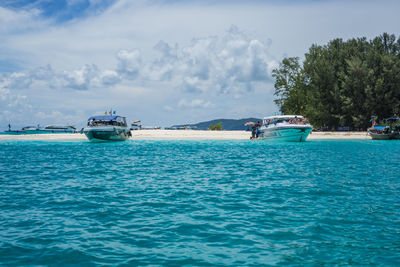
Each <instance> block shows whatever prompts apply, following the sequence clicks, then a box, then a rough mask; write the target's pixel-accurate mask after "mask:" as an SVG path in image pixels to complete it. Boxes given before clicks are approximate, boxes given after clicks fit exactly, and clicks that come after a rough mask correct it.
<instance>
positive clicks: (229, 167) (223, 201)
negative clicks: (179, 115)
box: [0, 140, 400, 266]
mask: <svg viewBox="0 0 400 267" xmlns="http://www.w3.org/2000/svg"><path fill="white" fill-rule="evenodd" d="M0 182H1V183H0V265H14V266H21V265H57V266H60V265H73V264H76V265H84V266H94V265H96V266H102V265H107V266H109V265H112V266H115V265H118V266H120V265H122V266H124V265H125V266H138V265H140V266H141V265H152V266H160V265H173V266H181V265H188V266H190V265H193V266H265V265H267V266H272V265H277V266H281V265H300V266H302V265H314V266H321V265H357V266H366V265H373V266H376V265H384V266H396V265H397V266H399V265H400V141H367V140H363V141H314V140H310V141H308V142H305V143H268V142H262V141H261V142H250V141H135V140H130V141H126V142H116V143H97V144H95V143H89V142H86V141H76V142H44V141H0Z"/></svg>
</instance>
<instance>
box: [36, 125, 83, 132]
mask: <svg viewBox="0 0 400 267" xmlns="http://www.w3.org/2000/svg"><path fill="white" fill-rule="evenodd" d="M41 131H42V132H46V133H76V128H75V127H74V126H72V125H47V126H46V127H44V128H43V129H41Z"/></svg>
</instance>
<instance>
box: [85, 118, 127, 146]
mask: <svg viewBox="0 0 400 267" xmlns="http://www.w3.org/2000/svg"><path fill="white" fill-rule="evenodd" d="M83 133H84V134H85V135H86V137H87V138H88V139H89V141H92V142H96V141H124V140H126V139H128V138H129V137H130V136H131V131H130V129H129V127H128V125H127V123H126V118H125V117H121V116H116V115H100V116H92V117H90V118H89V119H88V123H87V127H85V128H84V129H83Z"/></svg>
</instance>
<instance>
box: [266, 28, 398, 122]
mask: <svg viewBox="0 0 400 267" xmlns="http://www.w3.org/2000/svg"><path fill="white" fill-rule="evenodd" d="M272 76H273V78H274V79H275V93H274V95H275V100H274V101H275V104H276V105H277V106H278V107H279V109H280V111H281V112H282V113H283V114H300V115H304V116H307V118H308V119H309V121H310V122H311V123H312V124H313V125H314V126H315V127H322V126H325V127H326V126H327V127H329V128H330V129H337V128H338V127H342V126H350V127H352V128H353V129H366V128H367V127H368V126H370V125H369V124H370V122H369V121H370V116H371V115H372V114H373V115H376V116H377V117H378V118H380V119H383V118H387V117H390V116H392V115H393V114H398V113H399V112H400V39H396V37H395V35H393V34H387V33H384V34H382V35H380V36H378V37H375V38H373V39H372V40H367V39H366V38H354V39H350V40H347V41H343V40H342V39H334V40H332V41H330V42H329V43H328V44H326V45H316V44H314V45H312V46H311V47H310V48H309V50H308V52H307V53H306V54H305V56H304V60H303V61H301V60H300V58H298V57H289V58H284V59H283V60H282V62H281V63H280V65H279V67H278V68H276V69H275V70H273V73H272Z"/></svg>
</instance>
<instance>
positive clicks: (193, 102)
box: [178, 99, 215, 108]
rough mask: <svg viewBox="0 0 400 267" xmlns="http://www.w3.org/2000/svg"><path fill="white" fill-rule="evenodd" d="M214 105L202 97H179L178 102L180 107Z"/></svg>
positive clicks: (206, 106) (208, 106)
mask: <svg viewBox="0 0 400 267" xmlns="http://www.w3.org/2000/svg"><path fill="white" fill-rule="evenodd" d="M214 106H215V105H214V104H213V103H211V102H209V101H205V100H203V99H192V100H186V99H181V100H180V101H179V103H178V107H180V108H212V107H214Z"/></svg>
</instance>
